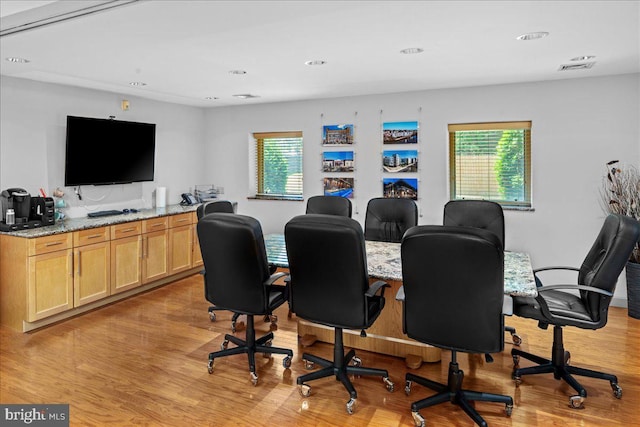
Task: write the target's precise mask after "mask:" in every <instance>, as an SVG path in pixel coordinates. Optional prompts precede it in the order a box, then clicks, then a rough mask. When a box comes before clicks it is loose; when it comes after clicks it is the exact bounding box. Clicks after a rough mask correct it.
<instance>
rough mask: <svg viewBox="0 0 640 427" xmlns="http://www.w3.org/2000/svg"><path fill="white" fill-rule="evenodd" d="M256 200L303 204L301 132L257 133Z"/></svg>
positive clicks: (255, 153) (255, 143)
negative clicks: (292, 201) (286, 201)
mask: <svg viewBox="0 0 640 427" xmlns="http://www.w3.org/2000/svg"><path fill="white" fill-rule="evenodd" d="M253 139H254V147H255V152H254V159H255V160H254V161H255V165H254V170H255V197H256V198H266V199H287V200H302V132H264V133H254V134H253Z"/></svg>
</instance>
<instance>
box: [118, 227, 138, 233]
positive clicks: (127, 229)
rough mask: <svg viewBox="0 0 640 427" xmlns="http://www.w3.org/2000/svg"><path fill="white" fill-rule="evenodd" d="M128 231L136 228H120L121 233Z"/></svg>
mask: <svg viewBox="0 0 640 427" xmlns="http://www.w3.org/2000/svg"><path fill="white" fill-rule="evenodd" d="M130 231H136V229H135V228H126V229H124V230H120V232H121V233H128V232H130Z"/></svg>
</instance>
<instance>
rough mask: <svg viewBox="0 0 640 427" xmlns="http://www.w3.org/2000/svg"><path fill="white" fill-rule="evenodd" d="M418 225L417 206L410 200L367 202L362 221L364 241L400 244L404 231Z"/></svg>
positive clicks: (382, 198)
mask: <svg viewBox="0 0 640 427" xmlns="http://www.w3.org/2000/svg"><path fill="white" fill-rule="evenodd" d="M417 224H418V206H417V205H416V203H415V202H414V201H413V200H411V199H393V198H385V197H378V198H375V199H371V200H369V203H367V213H366V215H365V221H364V237H365V239H366V240H374V241H379V242H394V243H400V241H401V240H402V236H403V235H404V233H405V231H407V230H408V229H409V228H411V227H413V226H415V225H417Z"/></svg>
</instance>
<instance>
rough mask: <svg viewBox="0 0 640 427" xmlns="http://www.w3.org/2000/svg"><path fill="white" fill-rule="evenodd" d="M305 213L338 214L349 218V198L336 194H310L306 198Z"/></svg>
mask: <svg viewBox="0 0 640 427" xmlns="http://www.w3.org/2000/svg"><path fill="white" fill-rule="evenodd" d="M306 213H308V214H326V215H339V216H346V217H349V218H351V200H349V199H347V198H344V197H337V196H312V197H309V199H308V200H307V211H306Z"/></svg>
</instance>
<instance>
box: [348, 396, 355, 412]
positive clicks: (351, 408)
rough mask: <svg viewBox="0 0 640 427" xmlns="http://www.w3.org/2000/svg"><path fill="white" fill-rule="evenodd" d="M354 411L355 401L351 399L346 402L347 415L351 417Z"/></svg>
mask: <svg viewBox="0 0 640 427" xmlns="http://www.w3.org/2000/svg"><path fill="white" fill-rule="evenodd" d="M355 410H356V399H355V398H353V397H352V398H351V399H349V401H348V402H347V414H349V415H353V411H355Z"/></svg>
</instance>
